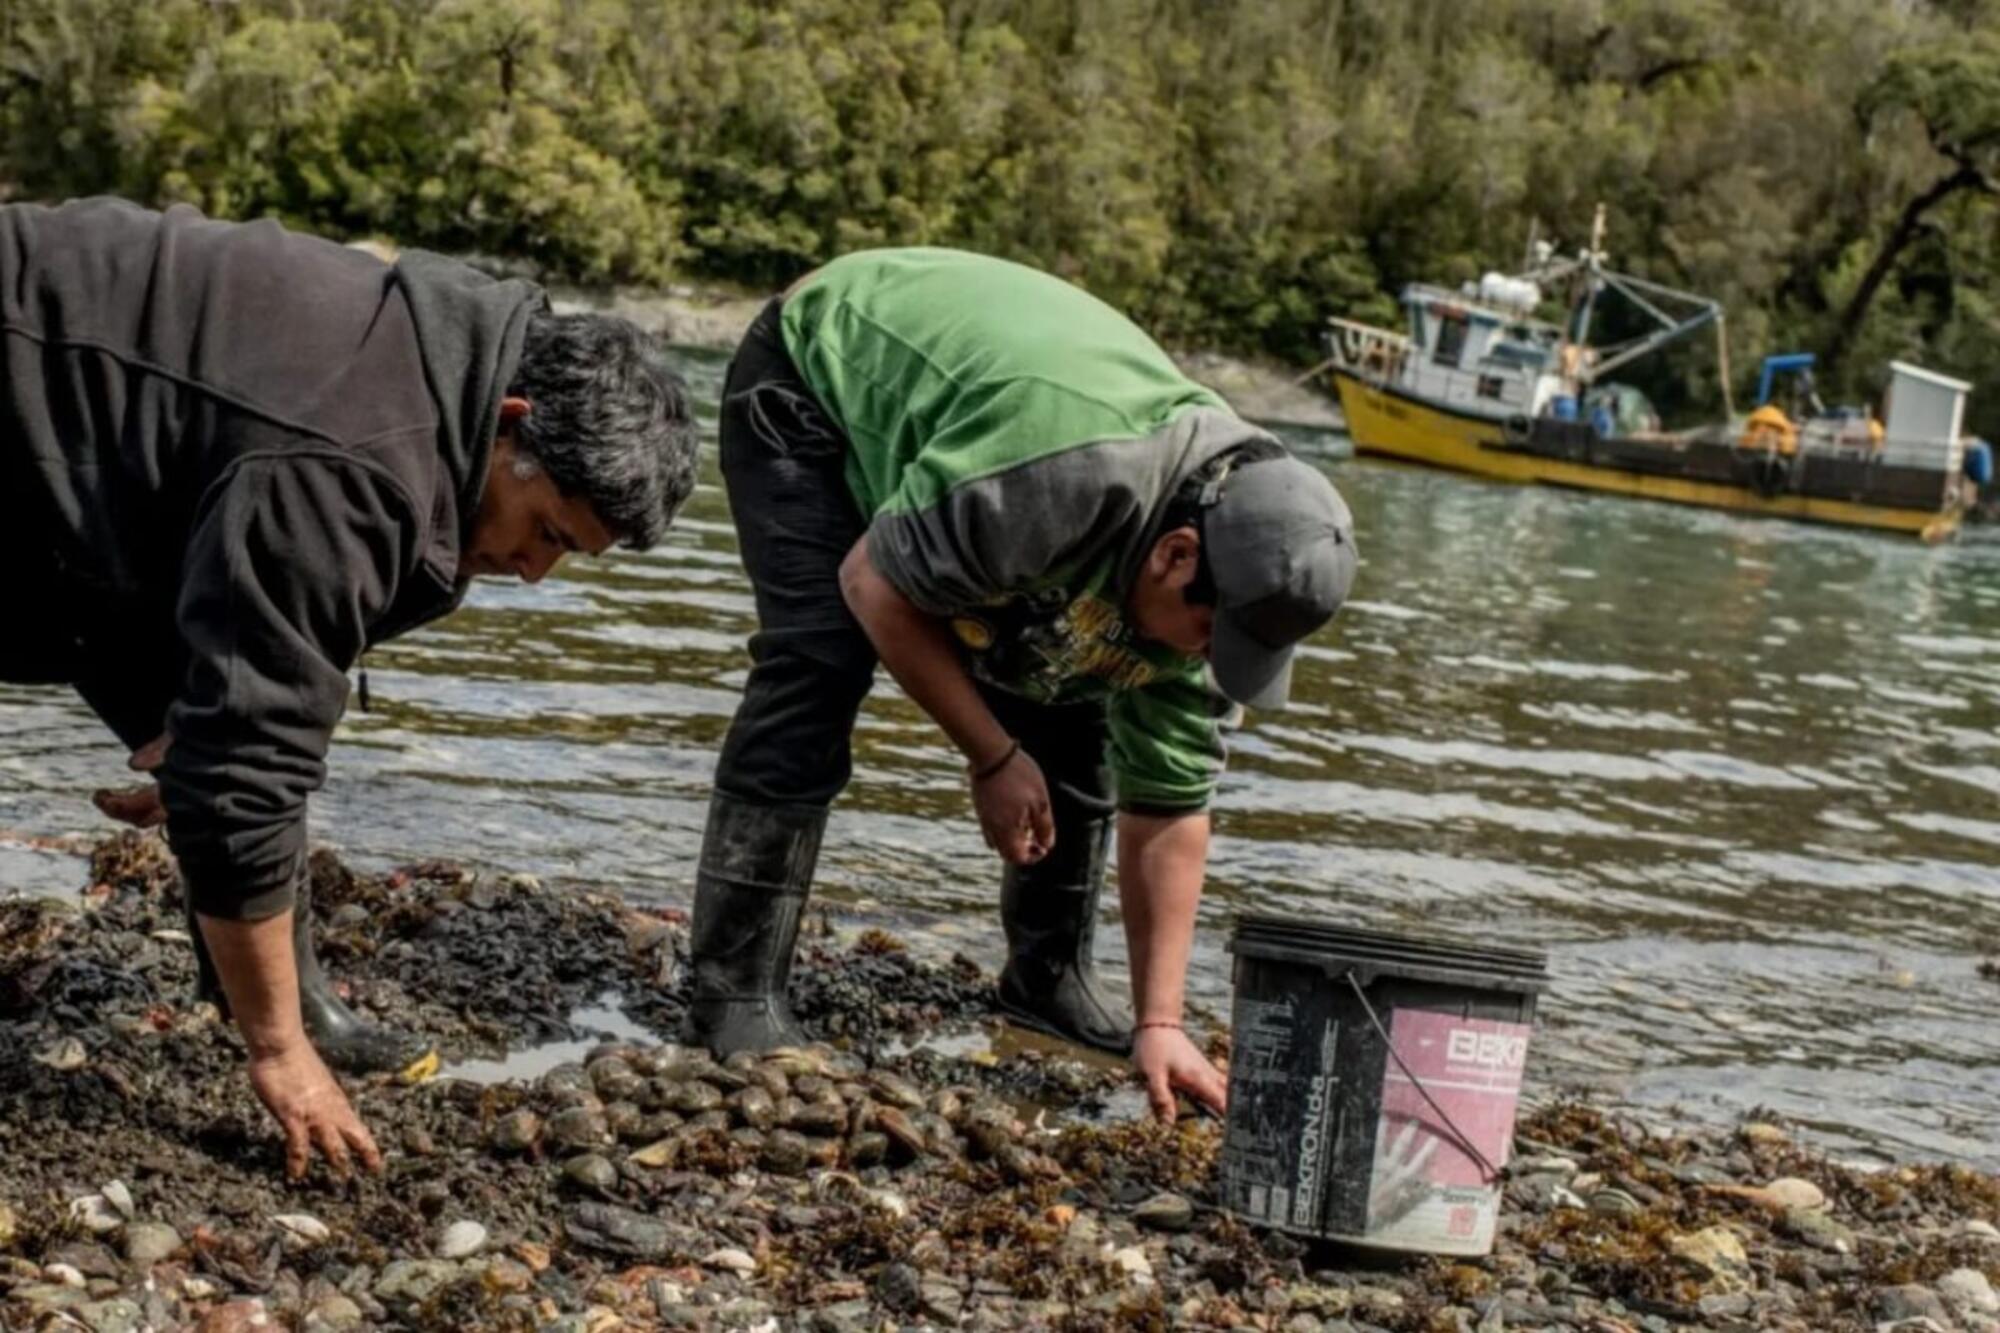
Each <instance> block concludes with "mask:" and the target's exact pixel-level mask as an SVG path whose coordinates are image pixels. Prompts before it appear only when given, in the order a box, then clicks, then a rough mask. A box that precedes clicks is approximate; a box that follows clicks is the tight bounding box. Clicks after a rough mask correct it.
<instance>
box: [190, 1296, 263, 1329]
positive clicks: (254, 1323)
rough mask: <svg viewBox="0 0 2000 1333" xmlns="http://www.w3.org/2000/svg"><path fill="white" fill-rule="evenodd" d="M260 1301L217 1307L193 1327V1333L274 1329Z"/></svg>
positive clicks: (237, 1302) (233, 1303) (231, 1303)
mask: <svg viewBox="0 0 2000 1333" xmlns="http://www.w3.org/2000/svg"><path fill="white" fill-rule="evenodd" d="M276 1327H277V1325H276V1324H274V1323H273V1322H272V1320H271V1316H270V1314H269V1313H268V1312H266V1311H265V1309H264V1302H262V1301H231V1302H229V1303H228V1304H227V1305H218V1306H217V1307H216V1308H215V1309H213V1310H210V1311H209V1312H208V1313H207V1314H206V1315H204V1316H203V1317H202V1321H201V1322H200V1323H199V1324H196V1325H195V1333H251V1330H254V1329H265V1328H276Z"/></svg>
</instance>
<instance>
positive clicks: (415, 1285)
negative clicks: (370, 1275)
mask: <svg viewBox="0 0 2000 1333" xmlns="http://www.w3.org/2000/svg"><path fill="white" fill-rule="evenodd" d="M458 1275H459V1267H458V1265H457V1264H455V1263H452V1262H450V1261H449V1260H446V1259H398V1260H396V1262H394V1263H392V1264H390V1265H389V1266H388V1267H387V1268H384V1269H383V1270H382V1275H381V1276H380V1277H378V1278H376V1279H375V1285H374V1287H373V1288H372V1289H371V1293H370V1294H372V1295H373V1296H374V1297H375V1299H376V1300H378V1301H381V1302H382V1303H383V1304H384V1305H399V1304H407V1305H422V1304H423V1303H424V1302H425V1301H428V1300H429V1299H430V1298H431V1297H433V1296H435V1295H437V1294H438V1293H439V1292H440V1291H443V1290H444V1289H445V1288H446V1287H448V1286H450V1285H451V1284H452V1283H453V1282H455V1281H457V1280H458Z"/></svg>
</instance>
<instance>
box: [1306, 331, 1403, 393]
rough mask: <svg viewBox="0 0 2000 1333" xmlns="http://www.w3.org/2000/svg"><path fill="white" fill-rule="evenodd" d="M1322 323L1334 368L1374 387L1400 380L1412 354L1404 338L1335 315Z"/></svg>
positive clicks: (1393, 332) (1395, 333)
mask: <svg viewBox="0 0 2000 1333" xmlns="http://www.w3.org/2000/svg"><path fill="white" fill-rule="evenodd" d="M1326 322H1327V333H1326V341H1327V350H1328V351H1329V352H1330V353H1331V354H1332V359H1333V363H1334V364H1335V365H1337V366H1339V367H1340V368H1341V369H1343V370H1349V371H1352V372H1353V373H1355V374H1356V375H1359V376H1361V377H1362V378H1363V379H1367V380H1372V381H1374V382H1376V383H1378V384H1379V383H1381V382H1383V381H1385V380H1399V379H1401V378H1402V377H1403V373H1404V370H1405V369H1406V367H1407V366H1408V365H1409V361H1410V355H1411V353H1412V352H1413V351H1414V350H1415V348H1414V346H1413V344H1412V343H1411V342H1410V340H1409V338H1408V337H1407V336H1405V335H1403V334H1401V333H1397V332H1396V331H1395V330H1393V329H1384V328H1379V327H1377V326H1376V325H1373V324H1363V323H1362V322H1361V321H1360V320H1356V319H1342V318H1341V317H1340V316H1338V315H1335V316H1332V317H1331V318H1329V319H1328V320H1327V321H1326Z"/></svg>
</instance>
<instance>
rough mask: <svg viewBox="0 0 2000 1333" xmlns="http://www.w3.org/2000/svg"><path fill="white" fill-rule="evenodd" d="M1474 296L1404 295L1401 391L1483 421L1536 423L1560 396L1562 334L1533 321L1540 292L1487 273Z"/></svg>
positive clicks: (1420, 290)
mask: <svg viewBox="0 0 2000 1333" xmlns="http://www.w3.org/2000/svg"><path fill="white" fill-rule="evenodd" d="M1467 285H1468V287H1470V286H1471V284H1467ZM1473 291H1474V292H1476V295H1474V294H1471V293H1459V292H1452V291H1448V290H1446V289H1445V288H1442V287H1432V286H1429V285H1427V284H1423V283H1412V284H1411V285H1410V286H1408V287H1405V288H1404V289H1403V296H1402V303H1403V309H1404V311H1405V312H1406V313H1407V315H1408V319H1409V325H1408V327H1409V339H1410V351H1409V355H1408V357H1407V359H1406V360H1405V362H1404V365H1403V383H1402V387H1403V388H1404V389H1405V390H1407V391H1408V392H1410V393H1413V394H1416V395H1417V396H1419V397H1422V398H1427V399H1431V400H1433V401H1437V402H1441V403H1446V404H1449V405H1450V406H1452V407H1455V408H1458V409H1459V410H1460V411H1466V412H1475V413H1478V414H1479V415H1482V416H1493V417H1512V416H1523V415H1525V416H1533V415H1535V414H1536V413H1538V412H1539V411H1540V410H1541V408H1542V406H1543V404H1544V403H1546V402H1547V401H1548V400H1549V399H1550V398H1551V397H1553V396H1555V395H1556V394H1557V393H1560V392H1562V384H1563V377H1562V375H1561V369H1562V368H1561V366H1560V365H1559V364H1558V360H1559V356H1558V353H1559V350H1560V349H1561V347H1562V343H1563V332H1562V330H1561V329H1560V328H1558V327H1557V326H1556V325H1554V324H1551V323H1548V322H1547V321H1546V320H1540V319H1536V318H1535V317H1534V315H1533V311H1534V309H1535V307H1536V306H1538V305H1540V304H1541V292H1540V291H1539V289H1537V288H1536V286H1535V284H1533V283H1532V282H1528V281H1525V280H1523V279H1520V278H1508V277H1504V276H1502V275H1500V274H1498V273H1489V274H1487V275H1486V277H1485V278H1484V279H1483V280H1482V281H1481V282H1480V283H1479V285H1478V287H1477V288H1475V289H1473Z"/></svg>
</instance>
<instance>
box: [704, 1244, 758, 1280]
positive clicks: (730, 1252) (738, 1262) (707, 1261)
mask: <svg viewBox="0 0 2000 1333" xmlns="http://www.w3.org/2000/svg"><path fill="white" fill-rule="evenodd" d="M701 1262H702V1266H703V1267H704V1268H715V1269H720V1270H721V1271H722V1272H725V1273H735V1274H736V1275H737V1276H739V1277H748V1276H750V1275H751V1274H752V1273H754V1272H756V1271H757V1261H756V1260H755V1259H752V1258H751V1257H750V1256H749V1255H747V1254H745V1253H744V1252H743V1251H741V1250H738V1249H733V1248H732V1249H721V1250H717V1251H715V1252H714V1253H713V1254H710V1255H708V1256H706V1257H704V1258H703V1259H702V1261H701Z"/></svg>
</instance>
